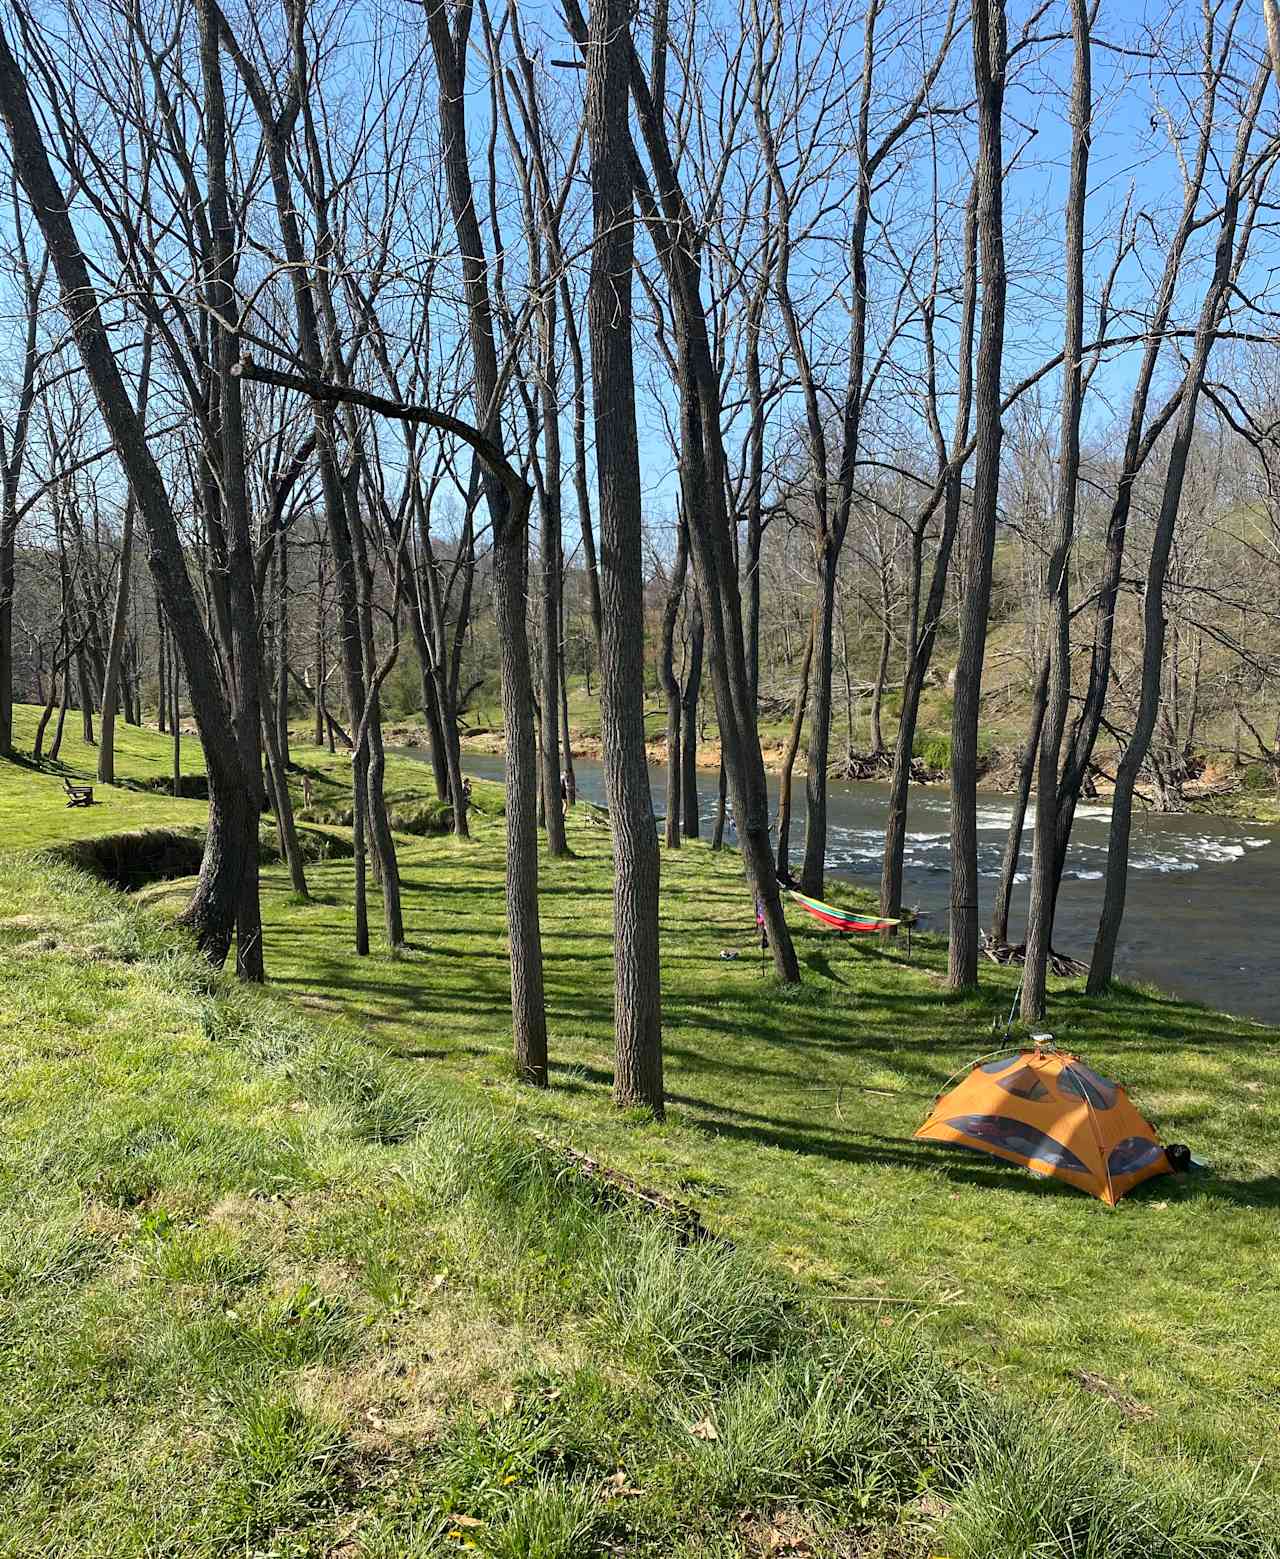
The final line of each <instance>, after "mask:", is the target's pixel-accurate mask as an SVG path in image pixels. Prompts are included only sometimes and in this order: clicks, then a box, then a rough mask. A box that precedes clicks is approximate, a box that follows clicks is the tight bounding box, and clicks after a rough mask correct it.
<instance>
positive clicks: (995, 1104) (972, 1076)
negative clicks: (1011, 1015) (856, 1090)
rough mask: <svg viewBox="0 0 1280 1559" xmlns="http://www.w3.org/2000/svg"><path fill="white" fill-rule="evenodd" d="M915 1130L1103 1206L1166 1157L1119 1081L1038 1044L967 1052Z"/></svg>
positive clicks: (1160, 1170) (1163, 1165) (1161, 1170)
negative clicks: (999, 1052)
mask: <svg viewBox="0 0 1280 1559" xmlns="http://www.w3.org/2000/svg"><path fill="white" fill-rule="evenodd" d="M916 1136H917V1137H923V1138H926V1139H929V1140H931V1141H934V1142H958V1143H961V1144H962V1145H963V1146H965V1147H967V1148H977V1149H978V1150H979V1151H980V1152H983V1153H993V1154H995V1156H996V1157H997V1158H1005V1159H1009V1160H1010V1161H1011V1162H1012V1163H1015V1164H1025V1165H1026V1166H1027V1167H1028V1168H1029V1169H1034V1170H1037V1171H1039V1173H1040V1174H1043V1175H1052V1176H1054V1178H1055V1179H1058V1180H1065V1181H1066V1182H1067V1184H1068V1185H1073V1186H1077V1187H1078V1188H1079V1189H1080V1190H1081V1191H1088V1192H1090V1193H1091V1194H1092V1195H1093V1196H1100V1197H1101V1198H1102V1200H1103V1201H1104V1202H1106V1203H1108V1204H1109V1205H1110V1206H1112V1207H1114V1206H1115V1205H1116V1203H1117V1202H1118V1201H1119V1200H1120V1198H1121V1197H1122V1196H1123V1195H1124V1194H1125V1192H1126V1191H1132V1190H1133V1188H1134V1186H1136V1185H1140V1184H1141V1183H1142V1181H1144V1180H1150V1179H1151V1177H1152V1176H1153V1175H1162V1174H1165V1173H1166V1172H1167V1171H1168V1170H1169V1167H1170V1166H1169V1161H1168V1159H1167V1158H1166V1156H1165V1151H1164V1148H1163V1147H1162V1146H1161V1145H1160V1141H1159V1139H1158V1138H1157V1136H1156V1134H1155V1132H1154V1131H1153V1130H1152V1128H1151V1126H1150V1125H1149V1124H1148V1123H1147V1122H1146V1121H1145V1120H1144V1119H1143V1118H1142V1116H1141V1115H1139V1114H1138V1112H1137V1110H1135V1109H1134V1107H1133V1104H1132V1103H1131V1101H1130V1099H1129V1096H1128V1094H1126V1093H1125V1091H1124V1089H1123V1088H1122V1087H1121V1086H1120V1085H1119V1083H1112V1082H1108V1081H1107V1079H1106V1078H1105V1077H1099V1075H1098V1074H1097V1072H1095V1071H1094V1070H1093V1069H1092V1068H1091V1067H1088V1066H1086V1065H1085V1063H1084V1062H1083V1061H1081V1060H1080V1059H1079V1058H1078V1057H1077V1056H1072V1055H1068V1054H1067V1053H1066V1052H1065V1051H1060V1050H1054V1049H1045V1048H1044V1047H1043V1045H1037V1046H1036V1048H1035V1049H1034V1050H1021V1051H1019V1052H1018V1053H1017V1054H1016V1055H1003V1056H998V1057H997V1058H996V1059H995V1060H992V1061H978V1062H975V1064H974V1066H973V1068H972V1070H971V1071H970V1072H969V1073H968V1075H967V1076H966V1077H965V1078H964V1079H963V1081H962V1082H959V1083H957V1084H956V1086H955V1087H954V1088H950V1089H948V1090H946V1091H945V1092H943V1093H941V1094H939V1095H938V1098H937V1101H936V1102H935V1104H934V1106H933V1109H932V1111H931V1112H930V1115H929V1118H928V1120H926V1121H925V1123H924V1125H923V1126H921V1127H920V1129H919V1131H917V1132H916Z"/></svg>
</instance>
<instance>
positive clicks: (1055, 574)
mask: <svg viewBox="0 0 1280 1559" xmlns="http://www.w3.org/2000/svg"><path fill="white" fill-rule="evenodd" d="M1071 33H1072V40H1073V45H1074V61H1075V63H1074V67H1073V71H1072V89H1071V131H1072V136H1071V173H1070V180H1069V183H1068V189H1067V209H1066V219H1065V225H1066V246H1065V257H1064V271H1065V282H1066V314H1065V319H1064V325H1063V344H1062V378H1063V386H1062V425H1061V432H1060V435H1059V450H1058V491H1057V505H1056V512H1055V515H1054V535H1053V548H1052V551H1051V553H1050V556H1049V567H1048V572H1047V574H1046V578H1045V595H1046V603H1045V604H1046V606H1047V607H1048V617H1049V669H1048V675H1047V683H1046V686H1047V689H1048V702H1047V704H1046V706H1045V711H1044V718H1043V721H1042V723H1041V727H1040V742H1039V747H1040V751H1039V759H1038V767H1037V772H1036V833H1035V846H1034V853H1033V857H1032V862H1031V901H1030V905H1029V907H1028V910H1027V954H1026V962H1025V964H1024V966H1023V974H1022V1019H1023V1022H1024V1023H1038V1022H1040V1021H1041V1019H1042V1018H1043V1017H1044V1009H1045V992H1046V984H1047V980H1048V973H1049V946H1050V942H1051V940H1052V937H1053V910H1054V903H1055V900H1056V898H1057V887H1056V877H1057V873H1056V871H1055V869H1054V868H1055V861H1056V853H1055V840H1056V837H1057V827H1058V763H1059V759H1060V756H1061V753H1062V737H1063V733H1064V731H1065V730H1066V725H1067V707H1068V703H1069V700H1070V697H1071V610H1070V600H1069V594H1068V592H1069V585H1070V571H1069V568H1068V563H1069V561H1070V557H1071V546H1072V542H1073V540H1074V537H1075V526H1076V493H1077V489H1078V486H1079V482H1080V415H1081V411H1082V409H1083V404H1084V378H1083V369H1084V364H1083V346H1084V264H1085V249H1084V242H1085V199H1086V196H1087V194H1088V186H1089V145H1090V140H1091V136H1092V124H1093V85H1092V48H1093V40H1092V38H1091V36H1090V16H1089V8H1088V3H1087V0H1071ZM1005 917H1006V921H1007V919H1008V907H1007V904H1006V909H1005Z"/></svg>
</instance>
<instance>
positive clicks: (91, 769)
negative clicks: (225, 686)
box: [0, 704, 209, 850]
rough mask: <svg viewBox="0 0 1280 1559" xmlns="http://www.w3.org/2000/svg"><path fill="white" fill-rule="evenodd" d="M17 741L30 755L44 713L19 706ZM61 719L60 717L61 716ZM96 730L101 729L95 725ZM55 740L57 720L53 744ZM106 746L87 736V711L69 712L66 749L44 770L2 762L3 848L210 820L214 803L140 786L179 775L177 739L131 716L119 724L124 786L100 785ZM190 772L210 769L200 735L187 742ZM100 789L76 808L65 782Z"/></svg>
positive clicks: (118, 764)
mask: <svg viewBox="0 0 1280 1559" xmlns="http://www.w3.org/2000/svg"><path fill="white" fill-rule="evenodd" d="M13 715H14V720H13V726H14V746H15V747H16V748H17V750H18V751H19V753H22V752H30V751H31V743H32V740H33V738H34V736H35V729H36V722H37V720H38V719H39V716H40V711H39V710H38V709H36V708H34V707H33V706H32V705H30V704H19V705H17V707H16V708H15V709H14V712H13ZM54 719H55V720H56V719H57V716H56V715H55V716H54ZM95 730H96V726H95ZM51 739H52V725H51V728H50V731H49V732H47V733H46V736H45V746H46V748H47V747H48V744H49V741H50V740H51ZM97 769H98V749H97V747H96V746H95V747H90V746H89V745H88V744H87V743H86V742H85V741H84V740H83V738H82V735H81V730H80V716H79V715H78V714H77V713H76V711H75V710H71V711H70V712H69V713H68V715H67V724H66V730H65V732H64V734H63V738H62V750H61V752H60V754H59V757H58V762H57V763H49V762H48V760H47V759H46V760H45V762H44V763H43V764H41V765H40V766H39V767H33V766H31V765H30V763H29V762H28V763H21V762H19V763H3V762H0V850H4V849H5V848H7V847H12V846H19V845H23V844H29V843H32V842H39V843H41V844H54V843H60V842H63V841H66V840H70V839H86V838H92V837H93V836H94V835H96V834H107V833H122V832H124V831H126V830H127V829H132V828H160V827H169V826H180V825H203V823H204V821H205V818H206V817H207V815H208V811H209V808H208V805H207V804H206V803H205V802H203V801H190V800H182V799H175V798H174V797H173V796H172V795H165V794H164V792H163V791H159V790H156V791H153V790H145V789H141V788H139V787H140V786H142V785H144V784H152V783H155V782H158V781H161V780H164V779H166V778H169V777H171V776H172V774H173V767H172V760H171V752H170V747H169V739H168V737H165V736H159V735H157V734H156V732H154V731H149V730H138V729H137V728H136V727H134V726H131V725H126V724H125V723H124V721H122V720H121V721H118V722H117V724H116V778H117V780H119V781H123V782H126V783H120V784H116V785H99V784H98V783H97V781H96V780H95V779H94V775H95V774H96V773H97ZM182 770H183V773H184V774H203V773H204V757H203V754H202V753H201V751H200V743H199V742H198V741H197V740H196V739H195V737H193V736H184V737H183V739H182ZM64 777H65V778H68V779H70V780H71V781H72V783H73V784H81V783H84V784H91V785H93V787H94V803H95V804H94V805H93V806H91V807H69V806H68V805H67V797H66V793H65V791H64V790H63V788H62V781H63V779H64Z"/></svg>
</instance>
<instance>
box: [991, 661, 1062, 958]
mask: <svg viewBox="0 0 1280 1559" xmlns="http://www.w3.org/2000/svg"><path fill="white" fill-rule="evenodd" d="M1048 694H1049V658H1048V656H1046V657H1045V658H1044V659H1043V660H1042V661H1041V663H1040V675H1039V677H1038V678H1037V679H1036V688H1035V692H1034V693H1033V694H1032V698H1031V719H1030V721H1029V723H1028V728H1027V741H1026V745H1025V746H1024V747H1023V749H1022V757H1021V759H1020V761H1019V763H1018V779H1017V784H1016V785H1015V787H1014V792H1013V800H1012V802H1011V803H1010V816H1009V832H1008V834H1007V835H1006V836H1005V842H1004V858H1003V860H1002V861H1001V863H1000V876H999V878H998V879H997V880H996V897H995V904H994V905H993V907H992V910H991V936H992V939H993V940H994V941H996V942H1007V941H1008V940H1009V902H1010V900H1011V899H1012V897H1013V879H1014V877H1015V876H1016V875H1017V871H1018V859H1019V857H1020V855H1021V854H1022V835H1023V832H1024V829H1025V827H1026V821H1027V802H1028V801H1029V800H1030V797H1031V781H1032V779H1033V778H1034V777H1035V772H1036V758H1037V755H1038V753H1039V750H1040V728H1041V726H1042V725H1043V724H1044V711H1045V704H1046V702H1047V699H1048Z"/></svg>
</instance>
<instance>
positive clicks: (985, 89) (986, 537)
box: [947, 0, 1008, 990]
mask: <svg viewBox="0 0 1280 1559" xmlns="http://www.w3.org/2000/svg"><path fill="white" fill-rule="evenodd" d="M971 26H972V32H973V64H974V84H975V87H976V91H977V99H978V217H977V231H978V250H979V260H980V274H981V294H982V327H981V330H980V332H979V337H978V359H977V367H976V371H975V374H974V409H975V432H976V444H975V450H974V476H973V513H972V520H971V524H970V527H969V537H968V547H967V556H966V559H965V582H964V589H963V592H962V595H961V600H960V641H959V646H958V649H957V655H956V680H955V702H954V706H953V711H952V721H951V934H950V942H949V950H948V968H947V985H948V988H949V989H951V990H968V989H970V988H972V987H973V986H974V985H976V984H977V982H978V826H977V811H978V796H977V785H978V717H979V713H980V709H981V700H982V663H983V656H984V653H985V650H986V642H987V615H988V610H989V607H990V603H991V565H992V558H993V556H994V552H995V538H996V513H997V505H998V503H999V496H1000V442H1001V436H1002V429H1001V425H1000V371H1001V365H1002V361H1003V357H1004V308H1005V263H1004V207H1003V199H1004V155H1003V147H1002V135H1003V125H1002V119H1003V111H1004V82H1005V69H1006V65H1007V55H1008V35H1007V30H1006V20H1005V11H1004V0H977V3H976V4H975V6H974V10H973V18H972V23H971Z"/></svg>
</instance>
